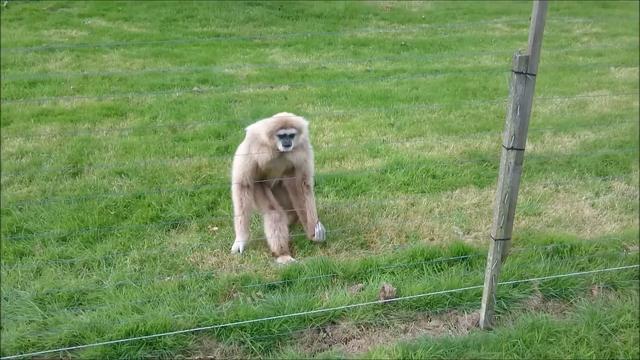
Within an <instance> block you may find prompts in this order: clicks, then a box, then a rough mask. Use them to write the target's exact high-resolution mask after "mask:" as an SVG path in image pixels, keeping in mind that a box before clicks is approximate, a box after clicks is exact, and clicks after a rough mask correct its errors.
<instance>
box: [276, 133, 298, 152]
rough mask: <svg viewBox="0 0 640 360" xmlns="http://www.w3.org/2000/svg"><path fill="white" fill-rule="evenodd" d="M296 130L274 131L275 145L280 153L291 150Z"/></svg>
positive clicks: (296, 134)
mask: <svg viewBox="0 0 640 360" xmlns="http://www.w3.org/2000/svg"><path fill="white" fill-rule="evenodd" d="M296 136H298V130H296V129H294V128H287V129H280V130H278V131H276V143H277V146H278V150H280V152H289V151H291V150H293V148H294V145H295V140H296Z"/></svg>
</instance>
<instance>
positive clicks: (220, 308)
mask: <svg viewBox="0 0 640 360" xmlns="http://www.w3.org/2000/svg"><path fill="white" fill-rule="evenodd" d="M551 248H553V247H552V246H540V247H521V248H515V249H514V250H513V252H515V253H522V252H525V251H538V250H541V249H551ZM607 255H608V256H612V255H618V256H620V255H622V256H626V255H628V254H626V253H619V252H613V251H609V252H599V253H596V254H591V255H586V256H573V257H572V259H573V260H583V261H584V260H585V259H595V258H599V257H602V256H607ZM483 257H486V256H485V255H484V254H470V255H464V256H456V257H448V258H436V259H431V260H425V261H419V262H411V263H395V264H391V265H382V266H377V267H376V270H377V271H388V270H390V269H397V268H400V267H402V268H407V267H411V268H416V269H417V268H418V267H419V266H422V267H423V270H424V271H438V269H437V267H435V266H431V267H429V268H425V265H437V264H440V263H443V262H451V261H459V260H468V259H472V258H479V259H481V258H483ZM556 261H564V260H563V259H556ZM458 263H459V264H462V263H463V262H458ZM464 274H466V275H465V278H466V277H470V278H471V277H472V275H481V274H480V273H479V272H477V271H475V270H469V269H467V270H464ZM204 275H205V276H207V277H209V278H214V277H213V276H209V275H211V274H210V273H206V274H204ZM340 277H341V275H340V274H339V273H331V274H322V275H314V276H304V277H299V278H294V279H288V280H282V281H271V282H263V283H258V284H255V285H253V284H252V285H244V286H237V287H236V286H234V287H233V289H234V290H243V289H248V290H251V289H252V288H256V287H258V286H259V287H272V289H271V290H273V288H274V287H277V286H281V285H284V284H286V285H289V284H292V283H294V282H295V283H298V282H306V281H311V282H317V281H320V280H325V279H331V280H337V279H339V278H340ZM198 278H200V276H199V274H195V275H194V276H191V274H189V276H188V277H187V276H181V277H180V278H178V279H176V280H177V281H186V280H193V279H198ZM340 280H345V281H347V280H348V281H351V282H357V281H358V279H356V278H352V277H350V278H349V279H340ZM612 281H613V282H612V283H610V284H611V285H608V284H607V283H601V282H599V283H597V285H598V286H612V285H613V286H619V285H620V284H632V285H636V284H637V283H638V282H639V281H640V280H639V279H632V280H617V279H616V280H612ZM331 285H332V286H333V287H335V283H333V282H332V283H331ZM566 289H567V287H563V290H566ZM97 290H102V289H97ZM203 296H204V294H203ZM306 296H307V295H306V294H299V295H290V294H288V295H287V297H288V298H289V299H291V298H297V299H303V298H305V297H306ZM249 301H251V300H249ZM471 304H473V305H476V306H477V300H476V301H473V302H469V305H471ZM112 305H113V304H100V305H95V306H76V307H63V308H57V309H55V310H54V312H51V311H49V312H48V313H49V314H51V315H52V316H53V315H55V314H56V313H58V312H63V313H65V314H66V315H68V316H73V315H74V312H75V313H78V314H86V313H87V312H89V311H91V312H93V311H101V310H104V309H109V308H113V307H112ZM144 305H151V306H154V307H157V306H160V305H161V304H160V303H158V302H157V301H154V300H153V299H143V300H138V301H133V302H128V303H126V306H136V307H139V306H144ZM224 309H225V305H214V307H213V308H212V309H211V311H214V312H217V313H220V314H223V313H224ZM443 309H446V308H443ZM433 311H434V309H431V308H430V309H429V312H433ZM143 316H145V315H143ZM184 316H185V315H184V314H174V315H172V318H175V319H179V318H181V317H184ZM137 320H140V319H137ZM130 322H131V321H130V319H123V320H122V321H121V323H117V324H113V325H114V326H115V325H126V324H127V323H130ZM59 332H60V329H49V330H46V331H38V332H31V333H30V334H29V335H30V336H38V335H47V334H49V335H55V334H58V333H59ZM258 337H260V336H258ZM252 338H253V337H252Z"/></svg>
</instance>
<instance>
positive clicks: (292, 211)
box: [271, 179, 298, 225]
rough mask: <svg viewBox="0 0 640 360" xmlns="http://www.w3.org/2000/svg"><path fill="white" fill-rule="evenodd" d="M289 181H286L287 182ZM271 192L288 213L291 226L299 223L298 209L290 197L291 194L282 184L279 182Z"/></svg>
mask: <svg viewBox="0 0 640 360" xmlns="http://www.w3.org/2000/svg"><path fill="white" fill-rule="evenodd" d="M287 180H289V179H285V180H284V181H287ZM271 192H272V193H273V196H274V197H275V198H276V200H277V201H278V204H280V206H282V209H284V212H285V213H287V219H288V220H289V221H288V223H289V225H293V224H295V223H296V222H297V221H298V214H297V208H296V207H295V206H294V205H293V202H292V201H291V198H290V197H289V192H288V191H287V189H286V188H285V186H284V184H283V183H282V182H278V183H277V184H275V185H274V186H273V187H271Z"/></svg>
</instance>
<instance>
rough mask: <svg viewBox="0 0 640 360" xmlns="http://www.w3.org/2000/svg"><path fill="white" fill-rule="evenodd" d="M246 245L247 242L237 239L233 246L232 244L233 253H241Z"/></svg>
mask: <svg viewBox="0 0 640 360" xmlns="http://www.w3.org/2000/svg"><path fill="white" fill-rule="evenodd" d="M244 245H245V243H244V242H242V241H236V242H234V243H233V246H231V253H232V254H241V253H242V252H243V251H244Z"/></svg>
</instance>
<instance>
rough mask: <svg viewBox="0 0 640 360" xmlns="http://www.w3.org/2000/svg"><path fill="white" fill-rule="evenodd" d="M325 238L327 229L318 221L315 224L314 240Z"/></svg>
mask: <svg viewBox="0 0 640 360" xmlns="http://www.w3.org/2000/svg"><path fill="white" fill-rule="evenodd" d="M326 238H327V231H326V230H325V229H324V226H323V225H322V223H321V222H320V221H318V223H317V224H316V227H315V229H314V234H313V240H314V241H325V239H326Z"/></svg>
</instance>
